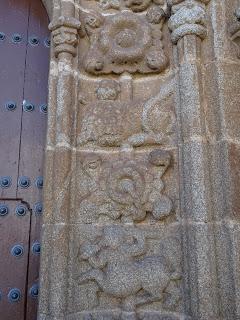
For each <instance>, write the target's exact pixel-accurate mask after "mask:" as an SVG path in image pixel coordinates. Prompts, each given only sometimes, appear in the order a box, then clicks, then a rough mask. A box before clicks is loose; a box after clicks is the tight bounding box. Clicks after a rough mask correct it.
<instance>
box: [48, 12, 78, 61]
mask: <svg viewBox="0 0 240 320" xmlns="http://www.w3.org/2000/svg"><path fill="white" fill-rule="evenodd" d="M80 26H81V23H80V21H79V20H78V19H75V18H73V17H65V16H60V17H58V18H57V19H55V20H53V21H52V22H51V23H50V25H49V29H50V30H51V31H52V35H53V45H54V52H55V56H56V57H58V55H59V54H60V53H62V52H67V53H70V54H71V55H72V56H76V46H77V44H78V30H79V29H80Z"/></svg>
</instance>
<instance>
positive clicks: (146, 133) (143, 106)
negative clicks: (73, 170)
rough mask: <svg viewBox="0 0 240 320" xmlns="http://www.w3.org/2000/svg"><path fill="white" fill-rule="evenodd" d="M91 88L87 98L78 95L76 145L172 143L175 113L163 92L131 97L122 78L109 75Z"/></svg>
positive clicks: (137, 145) (106, 145)
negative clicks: (154, 94)
mask: <svg viewBox="0 0 240 320" xmlns="http://www.w3.org/2000/svg"><path fill="white" fill-rule="evenodd" d="M129 85H130V86H131V85H132V84H131V79H130V83H129ZM94 91H95V92H93V94H92V96H91V97H89V98H83V97H82V96H80V101H79V102H80V108H81V111H80V113H79V133H78V137H77V145H78V146H89V147H90V146H95V145H97V146H102V147H120V146H123V145H128V146H132V147H140V146H146V145H148V146H151V145H164V144H165V145H166V144H171V142H172V139H173V136H174V134H173V128H174V124H175V114H174V112H173V108H172V107H171V103H169V101H164V98H163V97H162V96H156V97H155V99H154V97H152V98H151V99H146V100H143V99H139V98H138V99H131V98H129V97H128V92H126V89H125V88H124V81H123V82H120V81H116V80H110V79H109V80H102V81H100V82H99V83H98V84H97V86H95V88H94ZM120 96H122V97H124V99H123V100H124V101H121V97H120ZM88 99H89V100H90V99H91V100H92V101H87V100H88ZM93 99H94V100H93Z"/></svg>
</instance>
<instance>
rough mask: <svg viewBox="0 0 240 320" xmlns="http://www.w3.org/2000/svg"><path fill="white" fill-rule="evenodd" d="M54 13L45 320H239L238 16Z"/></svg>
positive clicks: (127, 9) (159, 7)
mask: <svg viewBox="0 0 240 320" xmlns="http://www.w3.org/2000/svg"><path fill="white" fill-rule="evenodd" d="M45 3H47V5H48V8H50V7H51V8H52V9H53V11H52V22H51V24H50V29H51V30H52V32H53V41H52V55H51V64H50V81H49V118H48V119H49V120H48V138H47V148H46V150H47V151H46V171H45V172H46V174H45V176H46V177H45V217H44V226H43V253H42V267H41V270H42V271H41V297H40V307H39V319H40V320H108V319H109V320H110V319H111V320H115V319H116V320H155V319H156V320H177V319H178V320H180V319H181V320H183V319H193V320H220V319H221V320H233V319H234V320H235V319H240V309H239V305H240V303H239V302H240V300H239V299H240V290H239V284H240V278H239V274H240V272H239V243H240V238H239V234H240V233H239V210H240V202H239V186H240V183H239V178H240V163H239V156H240V150H239V141H240V140H239V139H240V130H239V126H240V119H239V114H240V113H239V93H238V92H239V84H240V81H239V80H240V79H239V75H240V70H239V50H240V49H239V44H240V41H239V39H240V36H239V33H240V23H239V18H240V14H239V10H237V9H238V6H239V3H237V1H236V0H229V1H218V0H210V1H209V0H202V1H200V0H169V1H166V0H140V1H135V0H126V1H123V0H99V1H96V0H55V1H53V2H51V1H45ZM49 12H50V11H49Z"/></svg>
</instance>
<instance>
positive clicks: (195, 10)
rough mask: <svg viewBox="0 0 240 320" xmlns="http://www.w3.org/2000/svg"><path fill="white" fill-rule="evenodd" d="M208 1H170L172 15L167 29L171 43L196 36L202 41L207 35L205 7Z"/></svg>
mask: <svg viewBox="0 0 240 320" xmlns="http://www.w3.org/2000/svg"><path fill="white" fill-rule="evenodd" d="M208 2H209V0H201V1H196V0H185V1H182V0H180V1H179V0H175V1H174V0H172V1H170V3H169V4H170V5H171V7H172V15H171V17H170V19H169V29H170V30H171V31H172V42H173V43H174V44H177V42H178V40H180V39H181V38H182V37H184V36H186V35H192V34H193V35H196V36H198V37H200V38H201V39H204V38H205V37H206V35H207V28H206V11H205V5H206V4H207V3H208Z"/></svg>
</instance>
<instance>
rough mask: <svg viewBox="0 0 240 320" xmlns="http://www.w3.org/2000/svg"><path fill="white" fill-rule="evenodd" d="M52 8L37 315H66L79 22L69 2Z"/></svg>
mask: <svg viewBox="0 0 240 320" xmlns="http://www.w3.org/2000/svg"><path fill="white" fill-rule="evenodd" d="M59 4H60V6H59V7H56V8H55V11H53V17H54V18H53V21H52V22H51V23H50V25H49V29H50V30H51V31H52V57H51V62H50V79H49V119H48V133H47V146H46V157H45V168H46V170H45V177H46V183H45V185H46V188H45V208H44V211H45V215H44V225H43V253H42V264H41V298H40V312H39V317H40V319H45V317H47V319H56V320H60V319H65V312H66V309H67V300H68V297H67V294H66V292H67V290H68V276H67V269H68V257H69V232H68V227H67V225H68V222H69V212H70V210H71V209H70V207H71V192H69V188H70V186H71V179H72V174H73V158H74V156H75V154H74V140H73V137H74V135H75V132H74V121H75V120H74V113H75V98H74V95H73V94H72V93H73V92H74V90H75V86H76V81H75V79H74V72H73V69H74V58H75V56H76V53H77V44H78V30H79V28H80V25H81V24H80V21H79V20H78V19H76V18H75V15H76V10H75V4H74V2H73V1H61V2H60V3H59Z"/></svg>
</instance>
